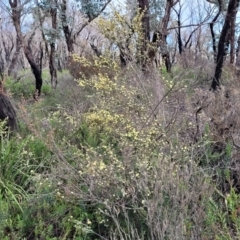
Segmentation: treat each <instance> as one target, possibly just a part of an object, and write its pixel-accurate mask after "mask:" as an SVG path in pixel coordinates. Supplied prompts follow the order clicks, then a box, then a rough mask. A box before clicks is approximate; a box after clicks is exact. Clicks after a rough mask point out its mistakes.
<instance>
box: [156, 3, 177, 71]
mask: <svg viewBox="0 0 240 240" xmlns="http://www.w3.org/2000/svg"><path fill="white" fill-rule="evenodd" d="M178 2H179V0H175V1H173V0H167V2H166V7H165V13H164V16H163V19H162V22H161V25H160V28H159V29H160V33H161V34H160V39H159V45H160V49H161V52H162V56H163V58H164V61H165V65H166V69H167V72H171V67H172V64H171V60H170V53H169V51H168V49H167V27H168V23H169V19H170V14H171V9H172V7H173V6H174V5H175V4H177V3H178Z"/></svg>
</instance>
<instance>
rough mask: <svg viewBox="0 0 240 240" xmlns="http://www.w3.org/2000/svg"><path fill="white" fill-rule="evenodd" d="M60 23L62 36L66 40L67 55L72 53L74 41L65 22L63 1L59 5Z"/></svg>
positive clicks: (64, 1)
mask: <svg viewBox="0 0 240 240" xmlns="http://www.w3.org/2000/svg"><path fill="white" fill-rule="evenodd" d="M61 21H62V28H63V32H64V36H65V39H66V44H67V49H68V52H69V53H73V52H74V47H73V44H74V40H73V36H72V31H71V30H70V29H69V27H68V22H67V1H66V0H63V1H62V4H61Z"/></svg>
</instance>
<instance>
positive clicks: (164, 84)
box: [0, 54, 240, 239]
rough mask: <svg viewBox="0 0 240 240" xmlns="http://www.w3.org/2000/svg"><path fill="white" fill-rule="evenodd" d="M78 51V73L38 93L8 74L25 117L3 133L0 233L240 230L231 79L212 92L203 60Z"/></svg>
mask: <svg viewBox="0 0 240 240" xmlns="http://www.w3.org/2000/svg"><path fill="white" fill-rule="evenodd" d="M73 59H74V61H75V62H74V64H75V67H74V68H72V69H73V70H75V71H76V69H78V68H79V69H82V70H83V71H82V74H81V76H80V79H78V80H74V79H73V78H71V77H69V74H68V73H66V72H64V73H62V77H61V81H59V82H60V83H59V88H58V89H57V90H54V91H51V92H49V93H48V94H46V95H45V96H43V97H42V98H40V99H39V101H37V102H32V101H28V100H27V97H28V96H30V94H29V95H28V94H27V95H26V94H25V89H23V88H20V87H19V88H18V90H17V91H16V85H15V84H14V83H12V82H11V81H13V80H11V79H8V85H7V86H8V92H9V93H11V92H12V93H13V96H14V97H15V92H16V93H17V95H16V97H17V99H18V101H15V103H16V105H17V109H18V118H19V125H20V126H19V131H18V132H16V133H15V135H14V136H12V137H11V138H8V137H7V136H6V134H5V133H4V132H3V131H2V132H1V146H0V151H1V154H0V156H1V171H0V189H1V193H0V209H1V212H0V237H1V239H238V238H239V236H240V235H239V231H240V221H239V216H238V215H239V200H240V199H239V181H238V170H237V159H238V158H237V156H238V150H237V147H236V146H235V145H237V139H236V137H235V138H234V141H233V140H232V138H231V137H230V136H233V137H234V136H235V135H233V133H235V134H237V126H238V123H237V119H236V116H237V115H235V116H234V114H237V112H238V108H237V106H236V105H237V104H236V102H235V105H234V96H235V97H236V96H237V94H235V95H234V93H233V92H232V90H231V87H230V86H229V85H230V83H229V84H227V85H228V86H227V87H226V88H227V89H230V90H222V91H221V92H220V93H217V94H213V93H210V92H208V90H206V89H204V88H203V87H202V86H203V85H204V84H203V82H202V81H205V80H204V77H203V76H204V75H203V73H202V74H201V73H200V74H198V71H200V70H198V69H195V70H194V69H190V70H186V69H181V67H176V68H175V69H173V72H172V74H167V73H166V72H165V71H164V69H155V71H151V73H150V72H145V73H143V72H142V71H140V70H139V69H138V67H137V66H136V65H135V64H134V63H133V64H129V66H128V67H127V68H125V69H121V68H120V66H119V63H118V62H117V61H114V60H113V59H112V58H111V56H110V55H108V54H106V55H103V56H101V58H96V59H94V58H92V59H88V58H83V57H82V58H79V57H77V56H74V57H73ZM91 68H93V69H94V71H92V72H91V74H89V73H90V72H89V71H88V70H87V73H88V75H86V74H85V72H84V69H91ZM96 69H97V70H96ZM206 70H207V69H205V70H204V71H205V72H206ZM207 71H208V70H207ZM73 75H74V74H73ZM179 79H181V81H179ZM21 91H22V92H21ZM226 91H228V96H227V97H226V94H225V93H226ZM235 91H237V90H235ZM21 94H22V95H23V96H24V97H25V98H23V97H22V98H19V96H20V95H21ZM19 99H22V100H19ZM13 101H14V99H13ZM223 103H225V105H223ZM227 104H231V108H230V107H229V106H228V105H227ZM223 106H225V108H224V107H223ZM225 109H226V110H225ZM233 109H234V111H235V112H236V113H234V114H226V111H233ZM227 117H229V118H232V119H233V120H232V122H231V121H230V120H229V119H227ZM234 119H235V120H234ZM220 120H223V121H220ZM223 122H225V123H226V124H225V125H224V126H222V125H223ZM228 123H229V128H228V126H227V124H228ZM221 124H222V125H221ZM220 125H221V126H222V127H220ZM230 125H231V126H232V127H231V126H230ZM232 128H234V131H233V130H231V129H232ZM222 129H224V131H225V132H224V133H223V132H221V131H222ZM230 133H231V134H230ZM234 144H235V145H234Z"/></svg>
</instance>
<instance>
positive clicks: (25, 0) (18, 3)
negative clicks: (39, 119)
mask: <svg viewBox="0 0 240 240" xmlns="http://www.w3.org/2000/svg"><path fill="white" fill-rule="evenodd" d="M8 2H9V6H10V14H11V18H12V22H13V25H14V27H15V30H16V34H17V38H18V40H19V44H20V45H21V47H23V50H24V54H25V56H26V58H27V60H28V62H29V64H30V66H31V69H32V72H33V74H34V77H35V83H36V92H35V94H34V97H35V98H37V97H38V96H40V94H41V88H42V64H41V62H42V49H41V46H40V52H41V54H40V59H39V61H37V60H36V59H35V57H34V54H33V52H32V49H31V46H30V44H31V41H32V39H33V36H34V34H35V31H33V32H32V34H31V36H30V37H29V38H28V40H26V38H25V36H24V34H23V32H22V26H21V24H22V17H23V16H24V15H25V14H28V13H29V11H30V10H31V7H32V1H31V0H8Z"/></svg>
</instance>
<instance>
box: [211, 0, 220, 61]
mask: <svg viewBox="0 0 240 240" xmlns="http://www.w3.org/2000/svg"><path fill="white" fill-rule="evenodd" d="M221 11H222V2H221V0H218V12H217V14H216V16H215V17H214V18H213V20H212V22H211V23H210V24H209V27H210V31H211V36H212V48H213V57H214V62H215V63H216V62H217V46H216V36H215V32H214V29H213V27H214V24H215V23H216V21H217V19H218V17H219V16H220V13H221Z"/></svg>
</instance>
